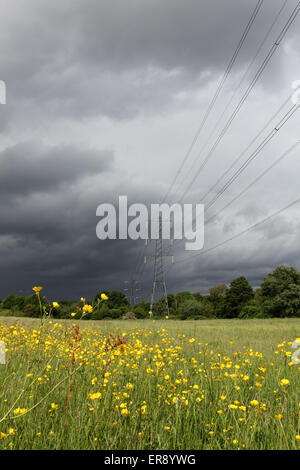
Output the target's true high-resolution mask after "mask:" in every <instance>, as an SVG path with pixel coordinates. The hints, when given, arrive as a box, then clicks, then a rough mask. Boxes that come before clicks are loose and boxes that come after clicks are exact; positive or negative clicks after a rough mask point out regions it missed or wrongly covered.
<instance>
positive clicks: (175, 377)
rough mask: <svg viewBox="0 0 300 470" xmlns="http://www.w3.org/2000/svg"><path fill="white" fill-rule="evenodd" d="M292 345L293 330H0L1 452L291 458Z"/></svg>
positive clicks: (10, 324)
mask: <svg viewBox="0 0 300 470" xmlns="http://www.w3.org/2000/svg"><path fill="white" fill-rule="evenodd" d="M76 325H78V326H76ZM299 336H300V321H299V320H296V319H295V320H294V319H291V320H256V321H255V320H248V321H238V320H212V321H186V322H181V321H178V322H177V321H170V320H164V321H151V320H146V321H128V322H126V321H110V322H108V321H107V322H105V321H101V322H92V321H90V322H89V321H79V322H72V321H67V320H65V321H59V322H55V320H50V321H49V320H46V321H45V322H44V324H43V325H42V326H41V324H40V322H39V321H38V320H33V319H20V320H16V319H15V318H13V319H12V318H5V319H1V321H0V340H2V341H4V342H5V343H6V345H7V350H8V351H7V364H6V365H2V366H0V384H1V388H0V448H1V449H111V450H113V449H131V450H132V449H179V450H180V449H297V448H299V446H300V443H299V441H300V421H299V420H300V396H299V392H300V366H299V365H295V364H293V362H292V361H291V354H292V349H291V345H292V342H293V341H294V340H295V339H296V338H297V337H299ZM283 379H284V380H283Z"/></svg>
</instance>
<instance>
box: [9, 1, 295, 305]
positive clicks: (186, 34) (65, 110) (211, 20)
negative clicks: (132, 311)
mask: <svg viewBox="0 0 300 470" xmlns="http://www.w3.org/2000/svg"><path fill="white" fill-rule="evenodd" d="M256 4H257V0H243V1H242V2H241V1H240V0H164V1H162V0H114V1H113V2H112V1H111V0H64V1H61V0H60V1H59V0H52V1H51V2H49V1H46V0H0V79H2V80H4V81H5V83H6V86H7V104H6V105H1V104H0V272H1V284H0V298H3V297H4V296H6V295H8V294H10V293H16V294H17V293H19V294H26V295H27V294H29V293H30V291H31V288H32V286H33V285H42V286H44V288H45V294H46V295H47V296H48V297H49V298H50V299H53V300H54V299H55V300H60V299H62V298H65V299H76V298H80V297H81V296H86V297H92V296H93V295H94V294H95V292H97V291H99V290H103V289H109V290H111V289H113V288H115V289H119V290H122V289H123V288H124V287H125V285H124V282H123V281H124V280H126V279H129V278H130V276H132V275H133V274H134V272H135V270H136V269H138V271H142V278H141V281H142V287H143V291H142V293H141V294H142V295H143V296H144V298H146V299H147V300H148V298H149V292H150V289H151V278H152V275H153V266H152V262H153V260H152V258H151V255H152V253H153V248H154V243H153V242H152V243H151V244H150V246H149V247H148V249H147V258H148V264H147V265H146V266H145V269H144V268H141V266H140V263H138V260H140V259H142V255H139V253H142V251H141V250H143V242H142V241H129V240H128V241H127V240H122V241H118V240H110V241H100V240H98V239H97V237H96V224H97V222H98V219H97V217H96V208H97V206H98V205H99V204H101V203H113V204H115V203H116V201H117V200H118V196H119V195H127V196H128V199H129V202H130V203H135V202H137V203H146V204H150V203H155V202H159V201H161V200H162V198H163V197H164V195H165V194H166V192H167V191H168V189H169V188H170V185H171V182H172V180H173V178H174V176H175V174H176V172H177V170H178V168H179V167H180V164H181V162H182V160H183V158H184V156H185V155H186V152H187V150H188V148H189V146H190V144H191V142H192V141H193V138H194V136H195V134H196V132H197V129H198V128H199V126H200V123H201V121H202V119H203V116H204V115H205V113H206V110H207V108H208V106H209V104H210V102H211V100H212V98H213V96H214V93H215V91H216V89H217V87H218V84H219V83H220V80H221V79H222V76H223V74H224V71H225V70H226V68H227V66H228V63H229V61H230V59H231V57H232V56H233V53H234V50H235V49H236V47H237V45H238V43H239V41H240V39H241V37H242V34H243V32H244V30H245V27H246V25H247V23H248V21H249V19H250V16H251V14H252V12H253V10H254V8H255V5H256ZM297 4H298V1H297V0H287V1H284V0H264V2H263V4H262V6H261V8H260V10H259V13H258V15H257V17H256V19H255V21H254V23H253V25H252V28H251V29H250V31H249V34H248V36H247V38H246V41H245V43H244V44H243V47H242V48H241V50H240V52H239V55H238V57H237V59H236V62H235V64H234V67H233V68H232V70H231V73H230V75H229V77H228V78H227V80H226V82H225V84H224V87H223V89H222V92H221V93H220V95H219V97H218V100H217V102H216V104H215V106H214V108H213V110H212V112H211V114H210V116H209V119H208V120H207V122H206V125H205V127H204V128H203V131H202V132H201V134H200V136H199V138H198V140H197V142H196V145H195V146H194V148H193V151H192V152H191V154H190V156H189V158H188V159H187V161H186V163H185V165H184V167H183V169H182V171H181V172H180V174H179V177H178V179H177V181H176V184H175V185H174V187H173V188H172V192H171V194H170V197H169V198H168V201H167V202H169V203H173V202H177V201H178V200H179V199H180V197H181V195H182V194H184V193H185V192H186V189H187V188H188V192H186V195H185V198H184V200H183V202H194V203H204V204H208V203H209V201H210V200H211V199H212V198H213V196H214V194H216V192H217V191H219V190H220V189H221V188H222V186H223V185H224V183H225V182H226V181H227V179H228V178H229V177H230V175H231V174H233V172H234V171H235V170H236V169H237V168H238V167H239V166H240V165H241V164H242V163H243V162H244V161H245V160H246V159H247V158H248V157H249V155H251V153H252V152H253V151H254V150H255V149H256V147H257V146H258V145H259V144H260V143H261V142H262V140H263V139H264V137H265V136H266V135H267V134H268V133H269V132H270V131H271V130H272V129H273V128H274V127H275V126H276V124H277V123H278V122H279V121H280V119H281V118H282V116H284V114H285V113H286V112H287V111H288V110H289V109H290V108H291V106H292V102H291V100H290V99H288V97H289V95H290V94H291V93H292V84H293V83H294V82H295V81H297V80H300V47H299V44H300V14H299V15H298V16H297V17H296V19H295V21H294V22H293V23H292V25H291V27H290V28H289V30H288V31H287V34H286V35H285V37H284V39H283V41H282V42H281V43H280V45H279V46H278V48H277V50H276V52H275V54H274V55H273V57H272V58H271V60H270V62H269V63H268V65H267V67H266V69H265V70H264V72H263V74H262V75H261V77H260V78H259V80H258V81H257V83H256V85H255V87H254V88H253V89H252V90H251V93H250V94H249V96H248V98H247V100H246V101H245V103H244V104H243V106H242V107H241V109H240V111H239V113H238V115H237V116H236V118H235V119H234V120H233V122H232V124H231V126H230V128H229V129H228V131H227V132H226V134H225V135H224V138H223V139H222V140H221V142H220V144H219V145H218V146H217V147H216V149H215V151H214V152H213V153H212V154H211V157H210V159H209V161H208V163H207V165H206V166H205V168H204V169H203V171H201V172H200V174H199V176H198V178H197V179H196V180H195V182H194V184H193V185H191V181H192V179H193V176H194V175H195V174H196V171H197V169H198V168H199V167H200V165H201V163H202V162H203V161H204V159H205V158H206V156H207V155H208V154H209V151H210V149H211V148H212V147H213V145H214V143H215V142H216V140H217V138H218V136H219V135H220V132H221V131H222V129H223V127H224V125H225V124H226V122H227V121H228V119H229V118H230V116H231V114H232V112H233V111H234V109H235V108H236V106H237V104H238V103H239V100H240V98H241V97H242V96H243V93H244V92H245V90H246V89H247V87H248V86H249V84H250V83H251V80H252V79H253V77H254V76H255V74H256V73H257V71H258V69H259V67H260V66H261V64H262V63H263V61H264V59H265V57H266V56H267V54H268V52H269V51H270V49H271V47H272V45H273V44H274V42H275V40H276V38H277V37H278V35H279V33H280V31H281V30H282V28H283V27H284V24H285V23H286V22H287V20H288V18H289V16H290V15H291V13H292V11H293V10H294V8H295V7H296V5H297ZM280 11H281V13H280V15H279V12H280ZM275 19H277V21H276V22H275ZM271 25H273V28H272V29H271V30H270V28H271ZM268 31H269V34H268V36H267V37H266V33H267V32H268ZM263 41H264V42H263ZM258 51H259V54H257V52H258ZM255 57H256V59H255V61H253V59H254V58H255ZM250 64H252V65H251V68H249V65H250ZM247 70H248V73H247V74H246V75H245V72H246V71H247ZM243 77H244V78H243ZM242 79H243V80H242ZM229 103H230V105H229ZM281 106H282V108H281V111H280V112H279V113H278V115H277V117H276V119H275V120H273V121H272V122H270V124H269V125H268V127H266V129H265V131H264V132H263V133H262V134H261V136H260V137H259V138H258V140H256V142H255V143H254V144H253V145H252V147H251V148H249V150H248V151H247V152H245V153H244V155H243V158H242V159H241V160H240V161H239V163H237V164H236V166H235V167H234V168H233V169H232V170H231V172H229V173H228V175H227V176H226V178H225V179H224V180H222V181H221V182H219V183H218V185H217V186H216V187H215V188H214V190H213V191H212V192H211V193H210V194H209V195H208V196H207V198H205V199H204V200H203V195H204V194H205V193H206V191H207V190H208V189H209V188H211V187H212V186H213V185H214V184H215V183H216V181H217V180H218V179H219V178H220V176H221V175H222V174H223V173H224V171H225V170H227V168H229V167H230V165H231V164H232V163H233V161H234V160H235V159H236V158H237V157H238V156H239V155H240V154H241V152H243V151H244V150H245V149H247V147H248V146H249V144H250V143H251V141H252V140H253V139H254V138H255V137H256V136H257V134H258V133H259V132H260V131H261V130H262V129H263V128H264V127H265V125H266V124H267V123H268V121H269V120H270V119H271V117H272V116H273V115H274V114H275V113H276V112H277V111H278V110H279V108H280V107H281ZM299 124H300V110H299V112H298V113H297V112H296V113H295V114H294V115H293V117H292V118H291V119H290V120H289V121H288V122H287V123H286V124H285V126H284V127H283V128H282V129H281V130H280V131H279V132H278V133H277V135H276V136H275V137H274V139H272V140H271V141H270V143H269V144H268V145H267V146H266V147H265V148H264V149H263V151H262V152H261V153H259V155H258V156H257V158H256V159H255V161H254V162H253V163H251V164H250V165H249V167H247V169H246V170H245V171H244V172H243V174H241V176H240V177H239V178H238V179H237V180H236V181H235V182H234V184H232V186H230V188H228V190H227V191H226V192H225V193H224V194H223V195H222V197H220V198H219V199H218V201H217V202H216V203H215V204H214V205H213V206H212V207H211V208H210V209H209V210H207V212H206V215H205V217H206V219H208V218H209V217H210V216H211V215H213V214H214V213H216V212H218V211H220V210H221V209H222V208H223V207H224V206H225V205H226V204H227V203H228V202H230V201H231V200H232V199H233V198H234V197H235V196H237V195H238V194H239V193H240V192H241V191H242V190H243V189H244V188H246V186H247V185H248V184H249V183H251V182H252V181H253V180H254V179H255V178H256V177H258V176H259V175H260V174H261V173H262V172H263V171H264V170H265V169H267V168H268V167H269V166H270V165H272V163H273V162H275V161H276V160H277V159H278V158H279V157H280V156H281V155H283V154H284V153H285V152H286V151H287V150H288V149H289V148H290V147H291V146H293V145H294V144H295V143H296V142H297V141H299V140H300V125H299ZM212 131H214V133H212ZM299 152H300V146H299V147H295V148H294V150H293V151H292V152H290V153H289V154H288V155H287V156H286V157H285V158H284V159H282V160H281V161H280V162H279V163H278V164H277V165H276V166H275V167H274V168H273V169H272V170H271V171H270V172H268V173H267V174H266V175H265V176H264V177H263V178H262V179H260V180H259V181H258V182H257V183H256V184H254V185H253V186H252V187H251V188H250V189H249V190H248V191H247V192H245V193H244V194H243V196H242V197H239V198H238V199H237V200H236V201H235V202H234V203H232V205H230V206H229V207H228V208H226V209H224V210H223V211H221V212H220V214H219V215H218V216H217V217H216V218H215V219H214V220H213V222H211V223H207V224H205V245H204V250H206V249H208V248H210V247H212V246H214V245H216V244H218V243H219V242H222V241H223V240H226V239H228V238H230V237H232V236H234V235H235V234H236V233H239V232H241V231H243V230H244V229H245V228H247V227H249V226H251V225H252V224H254V223H256V222H257V221H259V220H261V219H264V218H265V217H267V216H268V215H269V214H272V213H273V212H275V211H277V210H278V209H280V208H282V207H284V206H286V205H287V204H289V203H290V202H291V201H293V200H295V199H297V198H298V197H299V174H300V159H299ZM299 210H300V204H299V205H295V206H293V207H292V208H290V209H289V210H287V211H285V212H283V213H282V214H280V215H279V216H277V217H275V218H273V219H271V220H270V221H269V222H267V223H266V224H264V225H260V226H258V227H257V228H255V229H254V230H252V231H251V232H249V233H246V234H245V235H243V236H241V237H239V238H236V239H234V240H233V241H231V242H229V243H227V244H225V245H223V246H221V247H220V248H218V249H215V250H213V251H211V252H208V253H207V254H203V255H201V254H200V255H199V256H196V257H194V258H191V259H187V261H184V262H182V263H179V262H178V263H177V264H175V265H174V266H173V267H171V269H170V258H167V259H166V260H165V262H166V265H167V270H168V273H167V286H168V289H169V291H170V292H176V291H182V290H191V291H195V292H196V291H200V292H202V293H206V292H207V291H208V289H209V287H211V286H213V285H216V284H219V283H223V282H225V283H229V282H230V281H231V280H232V279H233V278H234V277H237V276H240V275H245V276H246V277H247V278H248V279H249V281H250V282H251V284H252V285H253V286H254V287H256V286H258V285H259V284H260V282H261V281H262V280H263V278H264V276H265V275H266V274H268V273H269V272H270V271H272V270H273V269H274V268H275V267H276V266H277V265H279V264H288V265H293V266H295V267H297V268H298V269H300V250H299V235H300V220H299ZM166 247H167V248H168V244H167V245H166ZM168 249H169V248H168ZM199 253H200V252H199ZM191 254H192V252H184V245H183V244H182V243H178V244H175V246H174V248H173V255H174V259H175V261H179V260H181V259H184V258H188V256H191ZM197 254H198V253H197ZM139 256H141V257H140V258H138V257H139Z"/></svg>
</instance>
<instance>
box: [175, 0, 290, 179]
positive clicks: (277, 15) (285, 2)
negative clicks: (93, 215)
mask: <svg viewBox="0 0 300 470" xmlns="http://www.w3.org/2000/svg"><path fill="white" fill-rule="evenodd" d="M287 2H288V0H284V2H283V5H282V6H281V7H280V9H279V11H278V12H277V13H276V16H275V19H274V20H273V22H272V24H271V26H270V28H269V30H268V31H267V33H266V35H265V36H264V38H263V40H262V42H261V43H260V45H259V47H258V49H257V51H256V53H255V55H254V57H253V59H252V61H251V62H250V63H249V65H248V67H247V69H246V71H245V73H244V74H243V76H242V78H241V80H240V82H239V84H238V85H237V87H236V88H235V90H234V92H233V94H232V96H231V98H230V99H229V101H228V103H227V104H226V106H225V107H224V110H223V112H222V114H221V116H220V118H219V119H218V121H217V123H216V124H215V126H214V127H213V129H212V131H211V133H210V134H209V137H208V138H207V140H206V142H205V143H204V145H203V146H202V148H201V150H200V152H199V154H198V155H196V158H195V159H194V160H193V162H192V165H191V167H190V169H191V168H193V167H194V166H195V164H196V162H197V160H198V158H199V155H201V154H202V152H203V151H204V149H205V147H206V146H207V144H208V142H209V141H210V139H211V137H212V136H213V135H214V133H215V131H216V129H217V128H218V126H219V124H220V122H222V119H223V117H224V115H225V113H226V111H227V110H228V109H229V108H230V106H231V103H232V102H233V100H234V98H235V96H236V95H237V92H238V90H239V89H240V88H241V86H242V84H243V82H244V81H245V79H246V77H247V76H248V74H249V72H250V70H251V68H252V66H253V64H254V63H255V61H256V59H257V57H258V55H259V53H260V52H261V50H262V48H263V46H264V45H265V43H266V41H267V39H268V38H269V36H270V34H271V31H272V30H273V28H274V26H275V25H276V23H277V21H278V19H279V17H280V15H281V13H282V11H283V10H284V8H285V7H286V5H287ZM190 169H189V170H188V172H187V173H186V175H185V176H184V178H183V180H182V181H181V184H183V183H184V181H185V180H186V178H187V176H188V174H189V173H190ZM218 182H219V181H218ZM218 182H217V183H216V184H218Z"/></svg>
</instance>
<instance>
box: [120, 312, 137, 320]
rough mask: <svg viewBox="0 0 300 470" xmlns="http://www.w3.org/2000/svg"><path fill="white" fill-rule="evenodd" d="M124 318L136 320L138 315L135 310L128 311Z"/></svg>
mask: <svg viewBox="0 0 300 470" xmlns="http://www.w3.org/2000/svg"><path fill="white" fill-rule="evenodd" d="M123 320H136V316H135V314H134V313H133V312H127V313H125V315H123Z"/></svg>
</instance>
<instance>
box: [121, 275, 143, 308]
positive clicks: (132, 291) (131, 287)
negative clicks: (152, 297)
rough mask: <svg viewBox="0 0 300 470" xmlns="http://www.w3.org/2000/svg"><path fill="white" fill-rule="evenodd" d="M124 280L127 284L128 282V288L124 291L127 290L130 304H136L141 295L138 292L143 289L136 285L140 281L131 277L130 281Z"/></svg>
mask: <svg viewBox="0 0 300 470" xmlns="http://www.w3.org/2000/svg"><path fill="white" fill-rule="evenodd" d="M124 282H125V284H128V288H125V289H124V291H125V292H127V296H128V301H129V303H130V305H132V306H134V305H135V304H136V301H137V299H139V298H140V296H137V295H136V292H138V291H140V290H141V289H138V288H137V287H136V284H137V283H139V282H140V281H137V280H136V279H130V281H124Z"/></svg>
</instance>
